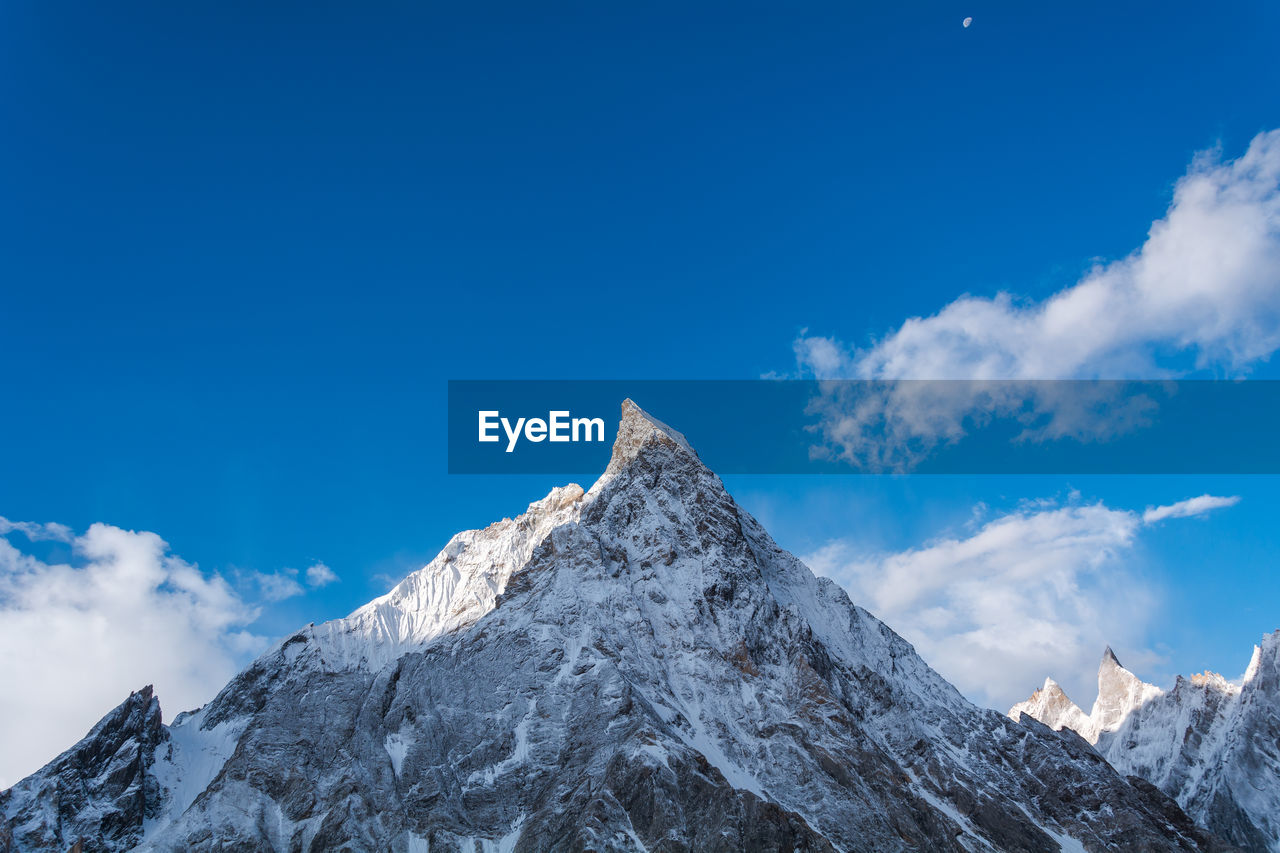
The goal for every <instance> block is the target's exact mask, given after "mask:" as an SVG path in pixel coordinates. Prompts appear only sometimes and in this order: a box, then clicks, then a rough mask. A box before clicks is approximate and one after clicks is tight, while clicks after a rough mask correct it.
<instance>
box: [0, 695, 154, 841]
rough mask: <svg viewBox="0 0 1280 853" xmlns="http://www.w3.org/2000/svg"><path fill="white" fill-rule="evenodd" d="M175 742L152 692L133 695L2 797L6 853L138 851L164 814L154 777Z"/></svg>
mask: <svg viewBox="0 0 1280 853" xmlns="http://www.w3.org/2000/svg"><path fill="white" fill-rule="evenodd" d="M167 740H168V734H167V732H166V731H165V728H164V726H162V725H161V722H160V703H159V702H157V701H156V699H155V697H154V696H152V695H151V688H150V687H144V688H143V689H142V690H139V691H138V692H136V693H131V694H129V698H128V699H126V700H125V701H124V702H122V703H121V704H120V705H119V706H118V707H117V708H116V709H115V710H114V711H112V712H111V713H109V714H107V716H105V717H103V718H102V720H101V721H99V723H98V724H97V725H96V726H94V727H93V730H92V731H91V732H89V734H88V735H87V736H85V738H84V740H82V741H80V742H79V743H77V744H76V745H75V746H73V747H71V749H69V750H67V751H66V752H64V753H62V755H59V756H58V757H57V758H55V759H54V760H53V761H51V762H50V763H49V764H47V765H46V766H45V767H44V768H43V769H42V770H41V771H40V772H39V773H37V774H35V775H33V776H30V777H28V778H27V779H25V780H23V781H22V782H21V783H19V784H18V785H16V786H14V787H13V788H11V789H10V790H8V791H5V792H4V793H2V794H0V809H3V812H4V816H5V818H6V822H5V825H4V826H3V827H0V850H11V849H12V850H67V849H69V848H71V847H72V846H73V845H75V844H76V843H77V842H80V843H81V844H82V847H83V849H84V850H85V851H90V850H128V849H130V848H132V847H133V846H134V845H136V844H137V843H138V842H140V841H141V840H142V833H143V824H144V822H145V821H146V820H148V819H151V818H154V817H156V816H157V815H158V814H159V813H160V810H161V808H162V807H163V791H162V789H161V787H160V785H159V783H158V781H157V779H156V778H155V776H154V774H152V773H151V772H150V771H151V768H152V766H153V765H154V763H155V753H156V750H157V748H160V749H163V748H164V744H165V742H166V741H167Z"/></svg>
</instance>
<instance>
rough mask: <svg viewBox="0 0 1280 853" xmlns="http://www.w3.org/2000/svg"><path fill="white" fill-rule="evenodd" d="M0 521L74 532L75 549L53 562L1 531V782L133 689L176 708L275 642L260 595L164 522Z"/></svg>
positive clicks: (44, 756)
mask: <svg viewBox="0 0 1280 853" xmlns="http://www.w3.org/2000/svg"><path fill="white" fill-rule="evenodd" d="M0 531H3V532H4V533H13V532H16V533H22V534H28V533H34V536H35V538H56V539H61V540H64V541H70V543H71V544H72V546H73V553H74V555H75V558H74V560H73V561H72V562H73V563H74V564H58V563H46V562H43V561H42V560H40V559H38V558H36V557H35V556H32V555H31V554H30V553H26V552H25V551H24V549H22V548H19V547H18V544H21V540H18V539H17V538H16V537H15V539H14V541H11V540H10V539H9V538H5V536H3V535H0V650H2V653H0V683H3V684H4V685H5V689H4V690H3V691H0V788H3V787H6V786H8V785H10V784H12V783H14V782H16V781H17V780H18V779H20V778H21V777H22V776H24V775H26V774H27V773H30V772H32V771H34V770H36V769H38V768H39V767H40V766H41V765H43V764H44V763H45V762H46V761H48V760H50V759H52V758H53V757H54V756H56V755H57V754H58V753H60V752H61V751H62V750H64V749H66V748H67V747H69V746H71V744H73V743H74V742H76V741H77V740H79V739H80V738H81V737H83V736H84V735H85V734H86V733H87V732H88V731H89V729H90V727H91V726H92V725H93V724H94V723H96V722H97V721H98V719H99V718H100V717H101V716H102V715H103V714H104V713H106V712H107V711H108V710H110V709H111V708H113V707H114V706H115V705H117V704H119V703H120V702H121V701H123V700H124V698H125V697H126V696H127V695H128V693H129V691H130V690H136V689H137V688H140V687H142V686H143V685H146V684H154V685H155V687H156V692H157V695H158V696H159V698H160V701H161V703H162V707H163V708H164V709H165V713H166V717H172V716H173V714H174V713H175V712H177V711H181V710H185V709H189V708H194V707H196V706H197V705H200V704H202V703H203V702H205V701H207V700H209V699H210V698H212V696H213V694H214V692H215V691H216V690H217V689H218V688H219V687H221V686H222V684H223V683H225V682H226V681H227V680H228V679H229V678H230V677H231V676H232V675H234V674H235V672H236V671H237V669H238V668H239V666H240V664H241V663H243V661H244V658H245V657H246V655H248V654H251V653H253V652H254V651H257V650H259V649H260V648H261V647H262V646H263V645H264V643H265V640H264V639H263V638H261V637H257V636H254V635H253V634H251V633H249V632H248V631H247V630H246V627H247V626H248V625H249V624H250V623H252V622H253V620H254V619H255V618H256V615H257V614H256V611H255V609H254V608H253V607H252V606H251V605H249V604H247V603H246V602H245V601H244V600H243V599H242V598H241V597H240V596H239V595H237V594H236V592H235V591H234V590H233V589H232V588H231V587H230V586H229V585H228V584H227V582H226V581H225V580H224V579H223V578H222V577H220V576H219V575H217V574H208V573H204V572H201V571H200V569H199V568H198V567H196V566H195V565H194V564H191V563H188V562H185V561H184V560H182V559H181V558H179V557H177V556H175V555H173V554H171V553H169V548H168V545H167V544H166V543H165V542H164V540H162V539H161V538H160V537H159V536H157V535H156V534H154V533H147V532H134V531H130V530H122V529H120V528H118V527H113V526H111V525H108V524H94V525H93V526H92V527H90V528H89V530H88V531H87V532H86V533H84V534H83V535H82V536H72V535H71V531H69V530H68V529H66V528H63V527H61V526H60V525H29V524H12V523H9V522H5V524H4V525H3V526H0ZM64 533H65V535H63V534H64ZM15 542H17V543H18V544H15Z"/></svg>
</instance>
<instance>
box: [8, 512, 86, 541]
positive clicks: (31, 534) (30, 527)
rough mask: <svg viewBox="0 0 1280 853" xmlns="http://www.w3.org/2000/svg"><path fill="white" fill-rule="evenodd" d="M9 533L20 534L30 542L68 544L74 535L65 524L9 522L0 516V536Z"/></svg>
mask: <svg viewBox="0 0 1280 853" xmlns="http://www.w3.org/2000/svg"><path fill="white" fill-rule="evenodd" d="M10 533H21V534H22V535H23V536H25V537H27V538H28V539H30V540H31V541H32V542H42V541H45V542H70V541H71V540H72V538H73V537H74V535H75V534H74V533H73V532H72V530H71V528H70V527H67V526H66V525H65V524H54V523H52V522H50V523H48V524H38V523H36V522H33V521H10V520H9V519H7V518H5V517H4V516H2V515H0V536H6V535H8V534H10Z"/></svg>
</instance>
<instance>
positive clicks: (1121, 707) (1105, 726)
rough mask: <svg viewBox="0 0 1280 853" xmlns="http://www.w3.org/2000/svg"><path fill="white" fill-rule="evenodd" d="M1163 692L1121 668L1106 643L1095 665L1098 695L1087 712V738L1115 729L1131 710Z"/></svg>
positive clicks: (1091, 738) (1092, 739)
mask: <svg viewBox="0 0 1280 853" xmlns="http://www.w3.org/2000/svg"><path fill="white" fill-rule="evenodd" d="M1163 693H1164V691H1163V690H1161V689H1160V688H1159V687H1156V686H1155V685H1154V684H1147V683H1146V682H1145V681H1143V680H1142V679H1140V678H1138V676H1136V675H1134V674H1133V673H1132V672H1130V671H1129V670H1127V669H1125V668H1124V666H1123V665H1122V664H1121V663H1120V659H1119V658H1117V657H1116V653H1115V652H1113V651H1112V650H1111V646H1107V648H1106V650H1105V651H1103V653H1102V662H1101V663H1100V664H1098V698H1097V700H1095V701H1094V703H1093V712H1092V713H1091V714H1090V715H1089V719H1090V722H1091V724H1092V725H1091V728H1092V731H1091V732H1090V735H1092V737H1089V738H1088V739H1089V740H1091V741H1096V740H1097V736H1098V733H1099V732H1104V731H1112V730H1114V729H1116V728H1118V727H1119V726H1120V724H1121V723H1122V722H1124V719H1125V717H1127V716H1129V714H1131V713H1132V712H1133V711H1134V710H1135V709H1137V708H1140V707H1142V706H1143V705H1144V704H1146V703H1147V702H1150V701H1151V700H1152V699H1155V698H1157V697H1159V696H1160V695H1161V694H1163Z"/></svg>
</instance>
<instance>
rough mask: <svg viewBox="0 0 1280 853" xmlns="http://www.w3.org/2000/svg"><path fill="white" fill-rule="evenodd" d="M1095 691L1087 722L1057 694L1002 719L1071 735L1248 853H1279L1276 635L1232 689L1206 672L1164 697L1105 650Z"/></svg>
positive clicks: (1279, 654) (1279, 652) (1279, 662)
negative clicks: (1029, 720) (1023, 719)
mask: <svg viewBox="0 0 1280 853" xmlns="http://www.w3.org/2000/svg"><path fill="white" fill-rule="evenodd" d="M1055 686H1056V685H1055ZM1098 690H1099V696H1098V701H1097V702H1096V703H1095V704H1094V707H1093V712H1092V713H1091V714H1090V715H1089V716H1085V715H1084V714H1083V713H1082V712H1081V711H1080V709H1079V708H1077V707H1076V706H1075V705H1074V704H1073V703H1071V701H1070V700H1069V699H1067V698H1066V694H1064V693H1062V692H1061V690H1059V691H1058V694H1059V695H1060V698H1055V699H1054V700H1053V702H1052V703H1050V702H1047V701H1045V700H1044V699H1043V698H1042V694H1043V693H1044V691H1043V690H1040V691H1036V693H1035V694H1033V695H1032V697H1031V699H1029V700H1027V701H1026V702H1022V703H1020V704H1018V705H1015V706H1014V707H1013V709H1012V710H1011V711H1010V712H1009V715H1010V716H1011V717H1017V716H1018V715H1019V714H1020V713H1026V714H1028V715H1030V716H1031V717H1034V718H1036V719H1037V720H1040V721H1041V722H1043V723H1045V724H1046V725H1048V726H1051V727H1053V728H1058V729H1060V728H1064V727H1065V728H1069V729H1073V730H1074V731H1077V732H1079V733H1080V735H1081V736H1082V737H1084V738H1085V739H1086V740H1089V741H1090V742H1091V743H1093V744H1094V745H1095V746H1096V748H1097V750H1098V752H1099V753H1101V754H1102V755H1103V756H1105V757H1106V759H1107V760H1108V761H1109V762H1110V763H1111V764H1112V765H1113V766H1114V767H1115V768H1116V769H1117V770H1118V771H1120V772H1121V773H1124V774H1126V775H1132V776H1140V777H1142V778H1143V779H1146V780H1147V781H1149V782H1151V783H1152V784H1153V785H1155V786H1157V787H1158V788H1159V789H1160V790H1162V791H1164V792H1165V793H1166V794H1168V795H1169V796H1171V797H1173V798H1174V799H1176V800H1177V801H1178V803H1179V804H1181V806H1182V807H1183V809H1184V810H1185V811H1186V812H1187V814H1188V815H1190V816H1191V817H1192V818H1193V819H1195V820H1196V821H1197V822H1198V823H1199V824H1200V825H1201V826H1203V827H1205V828H1207V829H1209V830H1211V831H1212V832H1214V833H1216V834H1217V835H1219V836H1221V837H1222V838H1225V839H1228V840H1229V841H1231V842H1233V843H1235V844H1237V845H1239V846H1241V847H1243V848H1245V849H1248V850H1271V851H1280V715H1278V713H1277V710H1278V709H1280V632H1276V633H1273V634H1269V635H1267V636H1266V637H1264V638H1263V641H1262V645H1260V646H1258V647H1255V649H1254V652H1253V659H1252V660H1251V662H1250V664H1249V668H1248V671H1247V672H1246V673H1245V676H1244V679H1243V680H1242V681H1241V683H1239V684H1235V683H1232V682H1229V681H1227V680H1226V679H1224V678H1223V677H1222V676H1221V675H1218V674H1217V673H1212V672H1206V673H1204V674H1203V675H1193V676H1191V678H1189V679H1186V678H1182V677H1181V676H1179V677H1178V680H1177V683H1176V684H1175V685H1174V687H1173V689H1172V690H1170V691H1169V692H1168V693H1166V692H1164V691H1162V690H1159V689H1158V688H1156V687H1154V686H1152V685H1150V684H1145V683H1143V682H1142V681H1141V680H1140V679H1138V678H1137V677H1136V676H1134V675H1133V674H1132V673H1130V672H1129V671H1128V670H1126V669H1124V668H1123V667H1122V666H1120V663H1119V661H1117V660H1116V658H1115V655H1113V654H1112V653H1111V650H1110V649H1107V651H1106V653H1105V654H1104V655H1103V659H1102V666H1101V668H1100V669H1099V672H1098Z"/></svg>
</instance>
